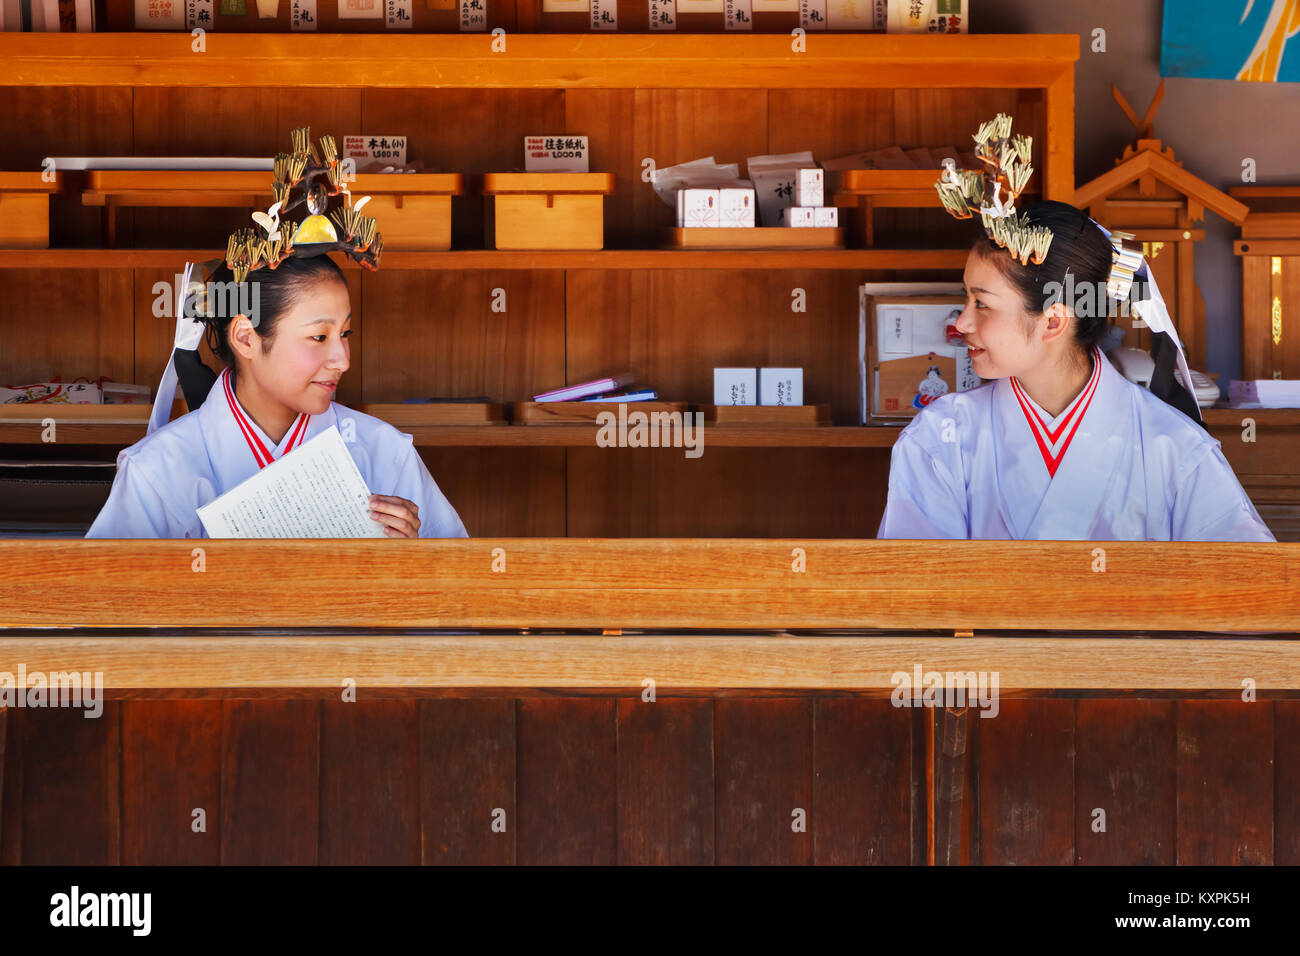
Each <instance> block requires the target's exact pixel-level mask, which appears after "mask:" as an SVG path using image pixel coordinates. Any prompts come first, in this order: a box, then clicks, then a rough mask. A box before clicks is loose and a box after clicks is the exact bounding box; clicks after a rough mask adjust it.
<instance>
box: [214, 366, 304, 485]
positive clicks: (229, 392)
mask: <svg viewBox="0 0 1300 956" xmlns="http://www.w3.org/2000/svg"><path fill="white" fill-rule="evenodd" d="M221 387H222V388H223V389H224V390H225V393H226V402H227V403H228V404H229V405H230V414H231V415H233V416H234V418H235V424H236V425H238V426H239V430H240V431H241V432H242V433H243V435H244V441H246V442H248V449H249V451H251V452H252V453H253V460H254V461H256V462H257V467H258V469H262V468H265V467H266V466H267V465H269V464H270V463H271V462H273V461H275V460H276V458H275V456H274V455H273V454H272V453H271V451H269V450H268V449H267V447H266V445H265V443H263V441H262V439H261V438H260V437H259V436H258V434H257V428H256V426H255V425H254V424H253V422H252V421H251V420H250V419H249V418H248V416H247V415H245V414H244V410H243V408H241V407H240V405H239V400H238V399H237V398H235V389H234V387H233V386H231V384H230V369H228V368H227V369H223V370H222V372H221ZM309 421H311V416H310V415H308V414H307V413H305V412H299V413H298V417H297V418H296V419H294V422H293V424H292V425H290V426H289V431H288V432H287V433H286V434H287V436H288V440H287V441H286V442H285V443H284V451H283V452H281V453H280V457H281V458H283V457H284V456H285V455H287V454H289V452H291V451H293V450H294V449H295V448H297V447H298V446H299V445H301V444H302V442H303V438H304V437H305V436H306V434H307V423H308V422H309Z"/></svg>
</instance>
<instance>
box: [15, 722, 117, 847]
mask: <svg viewBox="0 0 1300 956" xmlns="http://www.w3.org/2000/svg"><path fill="white" fill-rule="evenodd" d="M121 708H122V705H121V704H120V703H117V702H115V701H109V702H106V703H105V704H104V710H103V713H102V714H101V715H100V716H99V717H97V718H87V717H86V716H85V714H86V712H85V711H83V710H82V709H81V708H77V707H57V708H50V709H48V710H29V711H27V712H26V713H25V714H23V719H22V720H21V721H19V726H20V728H21V729H22V743H21V745H20V746H21V748H22V764H23V770H22V785H23V789H22V796H21V801H22V805H21V809H20V811H19V812H20V815H21V819H22V836H21V841H22V850H21V853H22V855H21V862H22V863H23V864H25V865H37V866H51V865H52V866H113V865H116V864H117V863H118V862H120V859H121V847H122V831H121V820H120V812H121V783H120V779H119V770H120V767H121V763H120V761H121V745H120V728H121V725H120V720H121Z"/></svg>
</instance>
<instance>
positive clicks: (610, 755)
mask: <svg viewBox="0 0 1300 956" xmlns="http://www.w3.org/2000/svg"><path fill="white" fill-rule="evenodd" d="M614 704H615V702H614V701H612V700H573V699H570V700H521V701H519V702H518V703H517V705H516V706H517V710H516V714H517V725H516V726H517V733H518V735H519V736H518V739H519V751H518V753H519V757H518V759H519V771H518V772H519V777H518V790H517V793H518V801H519V814H518V816H519V833H518V836H517V837H516V841H517V844H516V845H517V846H518V862H520V863H523V864H539V863H546V864H576V863H595V864H602V865H603V864H612V863H614V862H615V860H616V859H617V849H618V840H617V829H616V821H615V814H616V813H617V797H616V794H615V787H616V783H615V780H616V763H617V744H616V728H615V710H614Z"/></svg>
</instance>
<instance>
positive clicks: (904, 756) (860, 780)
mask: <svg viewBox="0 0 1300 956" xmlns="http://www.w3.org/2000/svg"><path fill="white" fill-rule="evenodd" d="M911 718H912V712H911V710H909V709H907V708H903V707H895V706H894V705H893V703H892V702H891V701H888V700H853V699H840V700H818V701H816V703H815V711H814V720H815V722H816V724H815V729H814V733H813V743H814V748H813V768H814V778H813V806H814V807H816V810H817V813H816V816H815V817H814V819H813V820H812V833H813V850H814V852H813V859H814V862H816V863H818V864H865V863H873V864H885V865H889V866H906V865H907V864H908V863H910V862H911V853H912V846H911V844H912V832H911V829H912V805H911V804H912V769H913V768H912V760H911V751H912V719H911Z"/></svg>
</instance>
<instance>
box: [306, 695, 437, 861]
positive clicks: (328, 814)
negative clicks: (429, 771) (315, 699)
mask: <svg viewBox="0 0 1300 956" xmlns="http://www.w3.org/2000/svg"><path fill="white" fill-rule="evenodd" d="M320 707H321V710H320V859H319V862H320V863H322V864H343V865H349V866H361V865H370V864H386V865H399V864H400V865H412V864H416V863H418V862H419V861H420V832H419V831H420V768H419V755H420V729H419V712H418V707H419V705H418V704H417V703H416V702H415V701H407V700H391V701H390V700H383V701H376V700H358V701H354V702H344V701H341V700H331V701H322V702H321V705H320Z"/></svg>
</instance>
